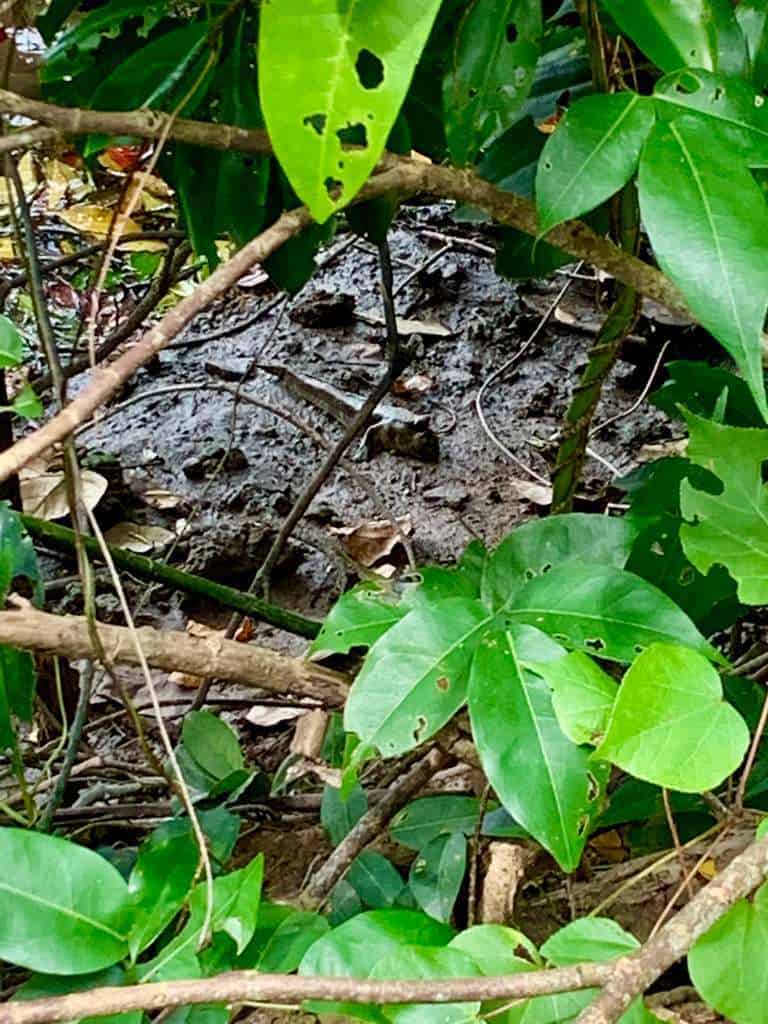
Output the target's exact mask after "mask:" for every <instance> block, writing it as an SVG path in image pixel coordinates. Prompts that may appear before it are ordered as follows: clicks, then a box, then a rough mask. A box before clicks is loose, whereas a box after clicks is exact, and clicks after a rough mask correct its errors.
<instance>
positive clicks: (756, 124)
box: [653, 68, 768, 165]
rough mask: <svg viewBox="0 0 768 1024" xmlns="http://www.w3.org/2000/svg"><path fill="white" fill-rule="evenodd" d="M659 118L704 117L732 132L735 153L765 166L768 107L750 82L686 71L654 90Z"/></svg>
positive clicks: (660, 83) (691, 69)
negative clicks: (684, 115)
mask: <svg viewBox="0 0 768 1024" xmlns="http://www.w3.org/2000/svg"><path fill="white" fill-rule="evenodd" d="M653 99H654V102H655V104H656V110H657V113H658V115H659V117H662V118H664V119H666V120H668V121H669V120H673V119H674V118H676V117H678V116H679V115H680V114H686V113H687V114H692V113H696V114H700V115H704V116H705V117H706V118H707V119H711V123H712V124H714V125H718V124H719V125H721V126H723V127H725V128H727V129H728V130H729V132H730V133H731V134H730V138H731V139H732V140H734V142H735V149H734V151H733V152H734V153H738V154H740V155H742V156H743V157H744V158H745V159H746V160H747V162H751V161H756V162H757V165H761V164H763V163H764V161H765V158H766V153H768V104H766V102H765V97H764V96H762V95H761V94H760V93H757V92H755V89H754V87H753V86H752V85H750V84H749V82H746V81H744V79H743V78H735V77H734V76H732V75H718V74H715V73H714V72H712V71H704V70H702V69H701V68H685V69H684V70H682V71H676V72H674V73H673V74H671V75H665V76H664V77H663V78H661V79H659V81H658V82H657V83H656V86H655V87H654V90H653Z"/></svg>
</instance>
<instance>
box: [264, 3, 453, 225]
mask: <svg viewBox="0 0 768 1024" xmlns="http://www.w3.org/2000/svg"><path fill="white" fill-rule="evenodd" d="M439 7H440V0H420V2H419V3H417V4H413V3H409V2H408V0H316V2H314V3H313V4H312V5H311V6H308V5H307V4H306V2H305V0H280V2H279V3H267V4H264V5H263V6H262V8H261V24H260V29H259V95H260V97H261V103H262V109H263V112H264V118H265V120H266V125H267V130H268V132H269V137H270V139H271V141H272V145H273V146H274V148H275V154H276V156H277V158H278V160H279V161H280V164H281V166H282V168H283V170H284V171H285V173H286V174H287V176H288V179H289V181H290V183H291V185H292V186H293V188H294V189H295V190H296V193H297V194H298V196H299V198H300V199H302V200H303V201H304V202H305V203H306V204H307V206H308V207H309V209H310V212H311V213H312V216H313V217H314V218H315V220H317V221H320V222H322V221H325V220H327V219H328V217H330V216H331V214H332V213H333V212H334V211H335V210H338V209H340V208H341V207H342V206H346V205H347V203H349V202H350V201H351V200H352V199H353V197H354V196H355V193H356V192H357V191H358V189H359V188H360V186H361V185H362V184H363V183H364V182H365V180H366V178H367V177H368V176H369V174H370V173H371V171H372V170H373V168H374V166H375V164H376V161H377V160H378V159H379V156H380V155H381V152H382V150H383V148H384V144H385V142H386V139H387V135H388V134H389V131H390V129H391V128H392V126H393V124H394V123H395V118H396V117H397V114H398V111H399V109H400V106H401V104H402V102H403V100H404V98H405V94H406V92H407V90H408V86H409V84H410V81H411V77H412V75H413V71H414V68H415V66H416V62H417V61H418V59H419V55H420V54H421V51H422V48H423V47H424V44H425V42H426V40H427V36H428V34H429V30H430V28H431V27H432V22H433V21H434V19H435V15H436V14H437V11H438V9H439ZM299 39H311V40H312V45H311V46H309V47H306V46H299V47H297V45H296V41H297V40H299Z"/></svg>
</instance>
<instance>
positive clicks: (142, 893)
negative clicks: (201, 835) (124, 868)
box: [128, 828, 200, 959]
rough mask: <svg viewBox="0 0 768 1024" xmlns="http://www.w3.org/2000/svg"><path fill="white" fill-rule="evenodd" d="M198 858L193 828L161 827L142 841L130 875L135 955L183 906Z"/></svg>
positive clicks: (132, 941) (132, 953) (131, 938)
mask: <svg viewBox="0 0 768 1024" xmlns="http://www.w3.org/2000/svg"><path fill="white" fill-rule="evenodd" d="M199 861H200V854H199V850H198V848H197V843H196V842H195V839H194V836H193V835H192V834H191V832H182V833H175V832H174V831H172V830H169V829H164V828H159V829H157V831H156V832H153V833H152V834H151V835H150V836H149V838H148V839H147V840H145V842H144V843H142V845H141V847H140V848H139V855H138V857H137V859H136V864H135V865H134V868H133V870H132V871H131V876H130V878H129V879H128V890H129V892H130V895H131V916H132V918H133V921H132V926H131V931H130V934H129V936H128V944H129V947H130V951H131V956H132V957H133V958H134V959H135V958H136V956H137V955H138V954H139V953H140V952H141V951H142V950H143V949H146V947H147V946H148V945H150V943H151V942H153V941H154V940H155V939H156V938H157V936H158V935H159V934H160V932H161V931H162V930H163V928H165V926H166V925H167V924H169V923H170V922H171V921H172V920H173V918H174V917H175V916H176V914H177V913H178V912H179V910H181V908H182V906H183V905H184V901H185V900H186V898H187V896H188V895H189V892H190V889H191V888H192V883H193V881H194V879H195V874H196V872H197V867H198V864H199Z"/></svg>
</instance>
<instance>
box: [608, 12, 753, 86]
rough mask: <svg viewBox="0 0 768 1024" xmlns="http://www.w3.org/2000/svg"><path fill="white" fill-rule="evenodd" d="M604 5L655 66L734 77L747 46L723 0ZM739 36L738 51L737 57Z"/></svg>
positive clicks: (743, 58) (743, 63)
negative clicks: (702, 70)
mask: <svg viewBox="0 0 768 1024" xmlns="http://www.w3.org/2000/svg"><path fill="white" fill-rule="evenodd" d="M602 3H603V6H604V7H605V9H606V10H607V11H608V13H609V14H610V15H611V17H612V18H613V19H614V20H615V22H616V24H617V25H618V26H619V28H620V29H621V31H622V32H624V33H626V34H627V35H628V36H629V37H630V39H632V41H633V42H635V43H637V45H638V46H639V47H640V49H641V50H642V51H643V52H644V53H646V54H647V55H648V56H649V57H650V58H651V60H652V61H653V63H654V64H658V66H659V67H660V68H662V70H664V71H676V70H677V68H681V67H686V66H688V67H694V68H707V69H708V70H710V71H717V70H718V66H719V65H722V70H723V71H732V72H739V71H741V70H743V69H744V65H745V60H746V44H745V43H744V37H743V36H742V35H741V33H740V31H739V29H738V25H737V24H736V21H735V18H734V14H733V10H732V9H731V6H730V3H729V2H728V0H632V3H626V2H625V0H602ZM739 37H740V40H741V42H740V45H741V52H740V53H739V52H738V47H739Z"/></svg>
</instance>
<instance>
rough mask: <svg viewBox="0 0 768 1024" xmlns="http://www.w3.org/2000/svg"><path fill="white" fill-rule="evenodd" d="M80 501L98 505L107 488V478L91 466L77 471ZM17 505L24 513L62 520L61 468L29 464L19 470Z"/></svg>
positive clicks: (88, 505)
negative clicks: (44, 468) (49, 469)
mask: <svg viewBox="0 0 768 1024" xmlns="http://www.w3.org/2000/svg"><path fill="white" fill-rule="evenodd" d="M80 480H81V484H82V495H83V501H84V503H85V506H86V508H88V509H89V510H91V509H93V508H95V507H96V505H98V503H99V502H100V501H101V499H102V498H103V497H104V494H105V492H106V490H107V481H106V480H105V479H104V477H103V476H101V475H100V474H99V473H94V472H93V470H92V469H84V470H83V471H82V472H81V473H80ZM19 487H20V490H21V505H22V508H23V509H24V511H25V512H26V514H27V515H30V516H38V518H40V519H63V518H64V516H66V515H68V514H69V504H68V502H67V489H66V486H65V482H64V473H63V471H59V472H55V473H51V472H40V471H35V470H34V469H32V468H31V467H30V466H27V467H26V469H22V470H20V471H19Z"/></svg>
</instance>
